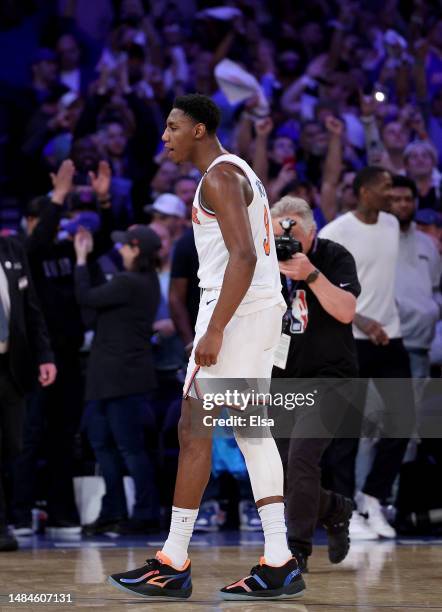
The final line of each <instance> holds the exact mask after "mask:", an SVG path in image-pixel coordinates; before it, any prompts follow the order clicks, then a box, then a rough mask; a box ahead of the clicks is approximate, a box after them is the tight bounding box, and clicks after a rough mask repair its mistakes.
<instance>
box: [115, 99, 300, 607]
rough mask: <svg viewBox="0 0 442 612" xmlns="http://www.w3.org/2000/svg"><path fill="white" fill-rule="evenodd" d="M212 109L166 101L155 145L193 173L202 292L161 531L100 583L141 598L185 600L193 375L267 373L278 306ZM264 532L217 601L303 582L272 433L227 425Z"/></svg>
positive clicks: (258, 218)
mask: <svg viewBox="0 0 442 612" xmlns="http://www.w3.org/2000/svg"><path fill="white" fill-rule="evenodd" d="M219 120H220V112H219V109H218V108H217V106H216V105H215V104H214V103H213V101H212V100H211V99H210V98H208V97H206V96H202V95H199V94H190V95H186V96H181V97H179V98H177V99H176V100H175V103H174V106H173V109H172V111H171V112H170V114H169V116H168V118H167V124H166V129H165V131H164V134H163V137H162V138H163V141H164V143H165V148H166V149H167V154H168V158H169V159H170V160H172V161H173V162H175V163H182V162H187V161H190V162H191V163H192V164H194V165H195V166H196V167H197V168H199V170H200V171H201V173H202V174H203V177H202V179H201V181H200V183H199V185H198V188H197V191H196V194H195V199H194V203H193V208H192V221H193V229H194V233H195V243H196V247H197V250H198V256H199V272H198V276H199V279H200V283H199V284H200V287H201V288H202V289H203V291H202V295H201V301H200V307H199V313H198V319H197V322H196V330H195V331H196V335H195V341H194V348H193V351H192V355H191V357H190V361H189V367H188V371H187V378H186V383H185V387H184V399H183V403H182V412H181V419H180V424H179V438H180V456H179V464H178V474H177V480H176V486H175V494H174V502H173V508H172V520H171V526H170V532H169V537H168V538H167V540H166V542H165V544H164V546H163V549H162V550H161V551H159V552H158V553H157V555H156V557H155V559H151V560H148V561H147V564H146V565H144V566H143V567H141V568H139V569H135V570H132V571H129V572H126V573H122V574H114V575H113V576H111V577H110V578H109V581H110V583H111V584H113V585H114V586H117V587H118V588H120V589H122V590H123V591H125V592H129V593H131V594H137V595H141V596H143V597H149V598H155V597H156V598H164V597H166V598H170V597H171V598H187V597H190V595H191V592H192V584H191V576H190V560H189V559H188V555H187V549H188V546H189V541H190V538H191V536H192V532H193V527H194V524H195V520H196V518H197V515H198V507H199V505H200V502H201V497H202V495H203V492H204V489H205V487H206V485H207V482H208V480H209V476H210V464H211V444H212V440H211V438H210V437H209V436H206V437H205V438H202V437H196V436H192V433H191V427H190V412H191V409H192V410H194V409H195V402H194V400H192V405H191V404H190V399H189V395H190V396H192V397H197V394H196V382H197V381H198V379H203V378H206V379H207V378H209V379H210V378H213V379H223V378H224V379H226V378H238V377H244V378H247V377H249V378H255V379H267V380H270V378H271V371H272V366H273V353H274V350H275V348H276V346H277V344H278V342H279V338H280V334H281V324H282V316H283V313H284V312H285V304H284V302H283V299H282V297H281V285H280V276H279V268H278V262H277V258H276V253H275V244H274V238H273V230H272V224H271V223H270V212H269V205H268V201H267V196H266V193H265V190H264V187H263V185H262V183H261V181H260V180H259V179H258V177H257V176H256V174H255V173H254V172H253V170H252V169H251V168H250V166H249V165H248V164H247V163H246V162H245V161H244V160H242V159H240V158H239V157H237V156H235V155H231V154H229V153H228V152H227V151H226V150H225V149H223V148H222V146H221V145H220V142H219V140H218V138H217V136H216V129H217V127H218V124H219ZM235 437H236V440H237V442H238V445H239V447H240V449H241V451H242V453H243V455H244V458H245V461H246V465H247V470H248V473H249V476H250V481H251V485H252V489H253V493H254V497H255V501H256V505H257V508H258V512H259V514H260V517H261V521H262V526H263V531H264V539H265V546H264V557H262V558H261V561H260V563H259V565H257V566H256V567H254V568H253V569H252V570H251V572H250V575H249V576H246V577H245V578H243V579H241V580H238V581H237V582H234V583H232V584H230V585H228V586H226V587H225V588H223V589H221V596H222V597H223V598H224V599H244V600H249V599H259V600H263V599H268V598H271V599H276V598H294V597H300V596H301V595H302V593H303V591H304V588H305V585H304V581H303V579H302V576H301V574H300V571H299V568H298V565H297V562H296V559H295V558H293V557H292V555H291V553H290V550H289V548H288V546H287V538H286V531H287V530H286V524H285V519H284V504H283V468H282V463H281V459H280V456H279V453H278V450H277V447H276V444H275V441H274V439H273V438H272V437H264V438H260V439H256V438H255V439H253V438H251V437H248V436H247V435H244V434H243V433H242V432H241V431H239V430H235Z"/></svg>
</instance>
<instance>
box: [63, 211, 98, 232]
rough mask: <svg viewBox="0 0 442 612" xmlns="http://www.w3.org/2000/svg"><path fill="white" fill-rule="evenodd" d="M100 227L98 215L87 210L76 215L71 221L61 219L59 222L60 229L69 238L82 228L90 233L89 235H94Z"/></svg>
mask: <svg viewBox="0 0 442 612" xmlns="http://www.w3.org/2000/svg"><path fill="white" fill-rule="evenodd" d="M100 226H101V222H100V217H99V215H98V214H97V213H96V212H93V211H88V210H85V211H83V212H80V213H78V214H77V215H75V217H74V218H73V219H62V222H61V227H62V229H63V230H64V231H65V232H67V233H68V234H70V235H71V236H75V234H76V233H77V232H78V230H79V229H80V227H84V228H85V229H87V230H88V231H89V232H91V234H94V233H96V232H98V230H99V229H100Z"/></svg>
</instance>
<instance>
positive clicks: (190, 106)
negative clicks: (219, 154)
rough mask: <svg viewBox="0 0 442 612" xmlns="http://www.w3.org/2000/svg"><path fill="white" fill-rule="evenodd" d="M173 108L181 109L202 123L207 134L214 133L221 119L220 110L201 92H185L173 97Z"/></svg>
mask: <svg viewBox="0 0 442 612" xmlns="http://www.w3.org/2000/svg"><path fill="white" fill-rule="evenodd" d="M173 108H178V109H179V110H181V111H183V113H185V114H186V115H187V116H188V117H190V118H191V119H193V120H194V121H195V122H196V123H203V124H204V125H205V126H206V130H207V133H208V134H214V133H215V132H216V130H217V129H218V126H219V123H220V121H221V112H220V110H219V108H218V107H217V105H216V104H215V102H214V101H213V100H212V99H211V98H209V97H208V96H203V95H202V94H187V95H185V96H178V97H177V98H175V101H174V103H173Z"/></svg>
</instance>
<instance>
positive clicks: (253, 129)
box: [0, 0, 442, 533]
mask: <svg viewBox="0 0 442 612" xmlns="http://www.w3.org/2000/svg"><path fill="white" fill-rule="evenodd" d="M440 8H441V7H440V3H439V2H438V1H437V0H387V1H383V2H379V1H378V0H370V1H366V0H344V1H342V2H328V1H327V2H326V1H323V0H311V2H309V3H308V5H303V4H302V3H294V2H290V1H289V0H284V1H281V2H277V3H273V4H272V3H270V2H269V1H268V0H232V1H231V2H229V3H223V4H222V6H218V5H217V3H216V2H215V1H209V0H208V1H204V0H176V1H175V2H167V1H165V0H164V1H163V0H158V1H157V0H156V1H155V2H149V1H148V0H99V1H94V2H93V3H90V2H89V3H87V2H85V1H84V0H58V1H57V0H50V1H47V0H46V1H43V0H26V1H23V2H20V3H15V2H9V1H7V0H1V1H0V45H1V48H2V59H3V61H2V66H1V68H0V84H1V87H0V222H1V232H2V233H3V235H9V234H15V233H17V234H19V235H21V236H23V240H24V242H25V245H26V248H27V250H28V254H29V257H30V262H31V268H32V272H33V275H34V281H35V284H36V289H37V293H38V297H39V299H40V301H41V304H42V308H43V312H44V315H45V317H46V320H47V325H48V328H49V332H50V338H51V343H52V347H53V350H54V351H55V354H56V358H57V361H58V363H57V365H58V368H59V382H58V383H57V384H56V387H55V388H54V389H52V390H47V389H45V390H42V392H41V393H40V394H39V396H38V397H36V396H34V397H33V398H31V400H30V402H29V406H30V408H29V418H28V422H27V424H26V435H25V441H26V445H25V451H24V455H23V456H22V458H21V459H20V461H19V462H18V464H17V465H16V466H15V467H14V469H13V474H14V476H13V478H12V481H13V489H14V490H13V496H12V499H13V505H12V515H13V516H12V520H13V521H14V522H15V523H17V525H18V526H24V527H26V525H27V524H28V523H29V521H30V510H31V508H32V506H33V504H34V502H35V499H36V494H37V493H36V491H35V488H34V490H33V487H32V486H30V483H31V481H32V483H34V480H33V476H32V474H33V468H34V467H35V461H36V459H35V457H36V456H39V453H40V455H41V436H44V430H45V428H44V427H43V426H42V422H43V420H44V419H46V421H47V422H48V425H47V432H48V436H49V437H48V439H50V440H51V441H52V442H51V444H50V447H49V452H48V453H47V457H46V459H47V461H48V465H49V474H50V476H51V478H52V480H51V481H50V482H52V484H51V485H50V486H49V488H48V490H50V491H51V492H52V494H53V493H54V491H55V490H56V487H59V488H58V491H59V493H60V498H63V499H64V501H65V504H64V505H63V504H60V503H58V504H57V500H51V494H49V499H48V511H49V514H50V515H51V512H52V513H53V516H49V520H50V521H51V522H52V524H53V526H55V527H61V528H62V527H66V528H69V527H70V526H72V525H75V524H76V523H78V516H77V515H76V509H75V507H74V503H73V492H72V491H71V485H70V483H68V484H67V489H66V487H64V488H63V487H61V488H60V485H59V484H57V485H56V484H55V483H57V482H58V483H60V482H61V481H62V480H63V475H64V476H65V481H66V478H67V475H73V474H74V473H75V458H77V460H78V446H79V442H78V432H79V431H84V430H85V429H86V430H88V431H89V434H90V435H89V442H90V444H91V447H93V449H94V451H95V456H96V457H97V460H98V462H99V463H100V464H101V467H102V469H103V465H104V466H105V465H106V461H108V464H107V465H108V471H109V470H110V471H112V470H113V475H114V476H115V475H116V474H117V467H115V466H117V463H118V461H121V459H120V457H122V458H123V460H125V459H127V457H126V456H125V453H126V454H127V452H129V451H127V448H126V446H125V444H126V442H127V440H119V439H117V438H116V437H115V435H113V434H112V423H108V424H107V427H108V428H109V432H108V436H107V438H106V440H105V439H104V436H103V432H101V438H102V439H99V437H100V436H97V435H96V433H97V431H99V430H100V428H102V425H100V424H96V426H94V425H93V424H92V420H91V418H92V417H91V414H92V412H93V410H95V420H97V423H98V420H99V418H101V419H102V418H103V416H102V415H101V416H99V412H98V410H99V409H98V408H97V402H99V400H100V401H101V400H103V397H104V398H106V397H109V395H106V393H105V394H104V396H103V395H99V394H98V395H97V393H96V389H97V385H98V383H97V380H95V379H94V380H91V378H90V377H91V371H92V370H93V369H94V368H96V370H95V371H96V377H98V378H99V379H100V380H103V381H104V382H103V387H107V386H112V385H111V384H110V383H111V382H112V381H110V380H109V379H107V380H105V379H106V376H107V375H106V373H105V372H103V371H100V365H99V363H98V362H96V361H93V357H94V350H96V347H95V349H94V348H93V349H92V353H91V355H90V358H89V364H88V366H86V365H85V362H86V361H87V359H88V355H89V352H90V337H91V333H93V332H94V331H95V333H96V337H97V336H98V337H99V339H100V341H101V342H103V331H105V329H104V330H103V322H102V319H103V316H104V315H102V311H101V310H100V308H103V305H102V303H101V302H100V301H99V300H98V298H97V299H93V298H92V297H90V295H92V294H93V289H91V287H94V286H95V285H99V284H100V283H101V282H103V280H104V279H106V280H107V281H110V282H113V281H112V279H113V277H114V276H115V275H116V273H117V272H119V271H122V270H126V271H127V270H128V269H130V267H129V268H128V267H127V263H125V261H124V256H123V258H122V253H121V246H120V247H118V246H117V247H115V245H113V243H112V240H111V233H112V232H113V231H115V230H117V231H118V230H119V231H126V230H127V229H128V228H129V227H132V226H133V225H136V226H143V225H149V226H150V228H151V230H153V232H155V233H156V234H157V236H158V237H159V238H160V240H161V244H162V247H161V250H160V251H159V254H158V261H156V266H157V274H158V279H159V291H158V295H157V297H156V298H155V299H156V300H157V301H158V308H157V309H156V313H150V314H146V316H147V318H149V317H151V319H152V321H151V322H152V332H153V333H152V337H151V354H152V360H153V361H152V364H153V365H152V366H149V364H148V365H147V366H146V368H147V369H149V367H150V369H151V370H152V371H151V372H150V370H149V372H148V373H146V381H147V382H149V381H150V382H151V383H152V384H147V385H145V386H144V387H143V388H142V389H141V388H140V389H138V390H137V389H133V388H132V387H131V386H130V384H129V386H128V388H127V390H125V391H124V393H125V394H126V395H131V396H132V397H133V394H136V393H141V392H142V393H147V392H149V395H148V397H147V396H146V397H145V398H144V400H143V401H145V406H146V409H145V415H144V417H140V419H141V421H140V422H142V424H144V426H145V429H146V436H147V438H148V440H147V441H146V444H147V443H148V442H149V443H151V444H150V450H149V452H150V453H151V455H154V459H153V461H156V463H157V466H158V465H160V466H162V468H163V470H164V473H165V474H167V473H168V472H170V474H171V475H172V477H173V474H174V468H173V461H171V460H172V459H176V447H177V439H176V424H177V418H178V410H179V398H180V389H181V383H182V377H183V371H185V370H184V368H185V364H186V357H187V356H188V355H189V351H190V350H191V346H192V339H193V332H192V330H193V325H194V322H195V318H196V311H197V307H198V299H199V294H198V287H197V278H196V272H197V260H196V254H195V249H194V244H193V239H192V232H191V229H190V228H191V208H192V201H193V196H194V193H195V190H196V187H197V184H198V180H199V179H200V176H199V173H198V171H197V170H196V168H194V167H192V166H191V165H189V164H184V165H181V166H179V167H178V166H176V165H175V164H174V163H173V162H171V161H170V160H168V159H167V158H166V156H165V152H164V148H163V144H162V141H161V135H162V132H163V130H164V125H165V119H166V117H167V114H168V112H169V111H170V108H171V105H172V102H173V100H174V98H175V97H176V96H177V95H180V94H183V93H190V92H195V91H197V92H199V93H203V94H206V95H209V96H211V97H212V98H213V100H214V101H215V102H216V103H217V104H218V106H219V107H220V108H221V111H222V122H221V127H220V130H219V138H220V140H221V142H222V144H223V146H225V147H226V148H227V149H228V150H229V151H231V152H233V153H236V154H238V155H239V156H241V157H243V158H244V159H246V160H247V161H248V162H249V163H250V164H251V165H252V167H253V168H254V170H255V172H256V173H257V174H258V176H259V177H260V179H261V180H262V182H263V183H264V185H265V187H266V190H267V193H268V196H269V201H270V204H271V205H273V204H275V203H276V202H277V201H278V200H279V199H280V198H281V197H283V196H286V195H291V196H296V197H299V198H303V199H304V200H305V201H307V202H308V204H309V205H310V207H311V208H312V209H313V214H314V219H315V221H316V225H317V228H318V230H320V229H321V228H323V227H324V226H326V225H327V224H328V223H330V222H331V221H333V220H335V219H336V218H337V217H339V216H341V215H343V214H344V213H346V212H348V211H351V210H354V209H355V207H356V204H357V194H356V192H355V190H354V189H353V180H354V177H355V174H356V173H357V172H358V171H359V170H361V169H362V168H364V167H365V166H368V165H371V166H373V165H375V166H380V167H382V168H384V169H386V170H388V171H389V172H390V173H391V175H392V176H394V177H396V178H395V181H396V182H395V183H394V184H395V186H396V187H399V188H401V187H402V188H404V189H405V191H406V192H407V193H406V194H405V196H404V197H405V198H406V197H408V196H409V194H408V191H407V190H409V191H410V193H411V200H410V202H408V208H407V209H406V210H405V212H404V210H402V209H401V207H400V202H396V206H395V207H394V209H393V210H392V212H393V213H394V214H395V215H396V217H397V218H398V219H399V222H400V225H401V229H403V230H404V231H405V230H408V229H409V227H410V223H411V220H412V219H414V220H415V222H416V224H417V225H414V224H413V231H414V230H415V228H418V230H419V235H421V234H420V232H422V233H425V234H427V237H426V238H428V239H426V240H423V241H422V239H421V238H419V240H420V242H419V244H421V243H424V246H425V249H426V253H427V255H426V257H427V259H430V260H431V266H432V269H431V283H432V285H433V286H430V288H429V291H430V295H429V296H426V298H425V299H424V297H425V296H424V291H425V290H426V289H425V288H424V289H423V287H422V282H418V281H422V275H421V274H420V272H419V271H416V272H415V276H416V282H414V281H413V280H410V279H412V278H413V270H412V269H411V270H410V262H407V261H406V254H407V242H406V240H405V237H404V236H405V234H403V236H402V238H401V251H400V259H401V261H400V263H401V275H400V281H399V282H398V287H397V290H398V292H400V295H398V302H399V307H400V309H401V308H402V310H403V312H404V313H405V314H404V316H405V317H406V328H405V330H403V332H405V333H406V334H408V339H409V342H408V345H407V336H406V335H404V340H405V345H406V348H407V349H409V351H411V356H412V357H413V358H414V362H413V363H414V364H416V366H415V367H416V372H418V371H419V372H420V373H417V375H418V376H420V375H422V376H429V375H430V372H431V374H432V375H433V376H434V377H440V373H441V365H442V327H441V323H440V312H439V310H438V306H437V300H436V299H435V300H433V296H432V291H433V290H434V291H437V290H440V281H441V277H440V273H441V267H440V255H442V174H441V170H442V18H441V12H440ZM238 90H241V91H242V94H241V93H239V91H238ZM244 91H245V92H246V93H244ZM397 177H403V181H404V182H402V183H401V180H400V179H398V178H397ZM400 195H401V194H400V193H399V196H400ZM399 196H398V197H399ZM399 199H400V197H399ZM404 206H405V204H404ZM401 216H402V217H403V218H402V219H401ZM85 228H86V229H87V230H89V232H90V234H93V236H94V240H93V252H92V254H91V255H90V256H89V257H88V258H87V262H88V265H87V269H88V271H87V272H86V271H84V272H83V273H82V274H83V276H82V277H81V278H80V276H79V273H78V265H77V266H76V264H78V251H79V248H78V242H79V240H78V238H77V239H76V238H75V237H76V236H78V233H79V232H82V231H84V229H85ZM413 240H414V239H413ZM415 242H416V241H414V242H413V245H414V244H415ZM89 247H90V248H89V250H92V244H90V245H89ZM372 248H373V250H376V244H373V245H372ZM410 248H411V247H410ZM413 248H414V247H413ZM75 249H77V252H76V250H75ZM82 261H83V260H82ZM410 261H412V259H411V260H410ZM83 263H84V261H83ZM411 265H413V264H411ZM76 267H77V272H75V270H76ZM85 279H86V280H85ZM120 282H121V281H120ZM427 289H428V288H427ZM88 292H89V293H90V295H89V294H88ZM91 292H92V293H91ZM97 295H98V294H97ZM97 300H98V301H97ZM103 303H104V302H103ZM413 304H416V305H417V308H416V309H414V310H417V312H418V314H413V312H414V310H413ZM91 307H92V308H91ZM94 308H95V309H98V314H97V312H95V314H94V312H91V310H93V309H94ZM419 308H422V309H424V310H425V312H424V311H422V313H421V314H422V316H421V317H419V312H420V311H419ZM100 313H101V314H100ZM151 315H152V316H151ZM100 316H101V319H100ZM100 320H101V323H100ZM146 320H147V319H146ZM97 321H98V323H97ZM97 325H98V327H97ZM104 325H105V324H104ZM419 326H421V327H422V329H421V328H420V327H419ZM418 327H419V329H417V328H418ZM104 343H105V344H106V341H104ZM107 348H108V349H109V347H107ZM109 350H111V348H110V349H109ZM422 351H423V352H425V354H426V355H427V357H428V359H429V361H428V364H427V361H426V362H425V364H426V365H425V368H424V369H423V370H422V367H421V370H419V366H422V360H420V361H419V363H417V360H418V358H419V355H420V356H422ZM91 361H92V364H91ZM413 363H412V366H413ZM427 365H428V367H427ZM86 369H87V370H88V379H87V380H88V382H87V387H88V389H89V390H88V391H87V393H86V399H88V400H89V401H88V405H87V409H86V411H84V414H83V399H84V394H83V386H84V374H85V370H86ZM146 371H147V370H146ZM146 381H145V382H146ZM155 381H156V383H155ZM92 390H94V391H92ZM112 393H113V392H111V393H110V396H111V397H112ZM114 395H115V394H114ZM120 395H121V393H120ZM143 397H144V396H143ZM91 402H92V403H93V402H95V404H94V406H92V407H91ZM55 406H56V407H57V410H58V412H57V410H55V409H54V407H55ZM100 410H102V408H100ZM82 414H83V425H84V427H83V428H81V420H82ZM85 414H86V415H89V416H88V418H89V421H88V422H87V423H86V425H85V423H84V421H85V416H84V415H85ZM120 416H121V415H120ZM118 418H119V417H117V416H115V419H117V420H118ZM143 419H144V421H143ZM36 420H37V421H39V427H37V428H36V427H35V422H36ZM86 421H87V418H86ZM37 430H38V431H37ZM55 430H57V432H59V434H58V443H57V440H56V439H55V438H56V436H55V437H54V435H52V434H51V432H54V431H55ZM92 430H94V431H92ZM91 431H92V433H91ZM149 432H150V433H149ZM152 432H155V434H154V435H152ZM37 434H38V435H37ZM128 435H129V434H128ZM85 438H86V436H85ZM85 445H86V442H85V441H84V442H83V446H82V447H81V453H82V455H83V459H84V456H85V455H86V456H87V457H88V458H89V459H90V460H91V461H93V456H94V455H93V451H92V449H91V447H87V448H86V449H85ZM137 448H138V447H137ZM111 449H112V453H113V455H112V459H111V458H110V453H111ZM116 449H118V452H117V450H116ZM138 450H139V458H138V463H137V465H135V464H134V463H133V462H134V461H135V460H133V461H132V463H133V465H132V467H133V472H134V474H136V473H137V470H138V473H139V470H142V469H144V468H145V469H146V473H149V474H152V478H151V482H150V487H151V489H150V490H143V492H142V493H141V492H140V491H139V492H138V493H139V495H141V494H142V495H144V500H145V501H146V500H147V501H146V505H145V506H143V507H142V504H141V505H140V499H139V498H138V499H137V501H136V505H135V508H136V509H137V508H138V509H139V508H141V511H140V512H139V514H138V515H137V517H138V519H140V520H141V525H139V524H137V525H135V524H132V526H129V527H128V525H127V521H126V522H125V523H124V526H123V527H122V526H121V524H120V521H123V522H124V521H125V520H126V519H127V512H126V511H125V508H124V507H123V506H124V504H122V503H120V502H121V495H122V488H121V487H122V485H121V482H120V481H118V478H117V477H116V476H115V478H114V486H115V487H116V490H118V495H119V498H118V499H119V503H120V506H119V507H118V508H117V509H115V508H114V509H110V507H108V508H107V511H108V515H107V516H104V517H103V516H101V519H103V520H102V521H101V523H100V520H98V523H97V524H96V525H95V527H94V528H92V529H91V530H90V532H91V533H96V532H97V530H98V532H99V529H100V528H101V527H103V525H104V527H103V529H104V528H107V527H109V523H110V524H113V526H114V527H115V529H116V530H117V531H119V532H120V533H127V532H131V528H132V530H135V531H137V530H141V531H143V529H144V530H146V529H148V528H151V527H152V526H154V527H156V526H157V525H158V524H159V523H158V521H159V518H160V515H159V512H158V508H152V504H153V502H152V500H157V501H156V504H157V506H158V503H160V502H158V499H160V501H161V505H163V506H165V507H167V506H168V505H169V503H170V496H171V490H172V485H170V486H169V487H165V486H164V483H159V482H156V483H155V482H154V476H153V474H154V473H155V471H156V472H157V473H158V470H155V469H153V468H152V467H151V466H150V464H149V466H150V467H149V466H148V468H146V466H147V465H148V462H149V461H151V460H152V458H150V459H149V458H147V457H146V456H145V454H144V451H143V450H142V449H140V448H138ZM133 452H134V449H133V448H132V453H133ZM100 457H101V460H100ZM132 459H133V458H132ZM132 459H129V462H130V461H131V460H132ZM112 461H113V464H112V466H113V467H109V465H110V463H109V462H112ZM135 463H136V461H135ZM166 464H167V465H166ZM140 465H141V466H144V468H140ZM132 467H131V466H130V465H129V464H128V462H127V461H126V465H125V466H124V465H123V467H121V466H120V467H119V468H118V469H119V470H120V471H119V472H118V474H119V475H122V474H123V473H124V470H126V471H127V472H128V473H130V472H131V469H132ZM105 469H106V468H104V471H105ZM77 473H78V468H77ZM137 478H138V477H137ZM65 484H66V482H65ZM65 489H66V490H65ZM158 495H159V497H158ZM117 497H118V496H117ZM104 501H105V502H106V499H105V500H104ZM113 501H114V504H115V503H117V502H116V499H115V498H114V500H113ZM137 503H138V506H137ZM105 510H106V509H105ZM218 510H219V508H218ZM253 520H254V519H252V518H251V519H250V521H251V522H252V521H253ZM143 521H144V523H143ZM246 522H247V519H246V518H245V519H244V523H245V524H246ZM251 522H250V524H251ZM147 523H148V524H147ZM118 525H119V526H118Z"/></svg>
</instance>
